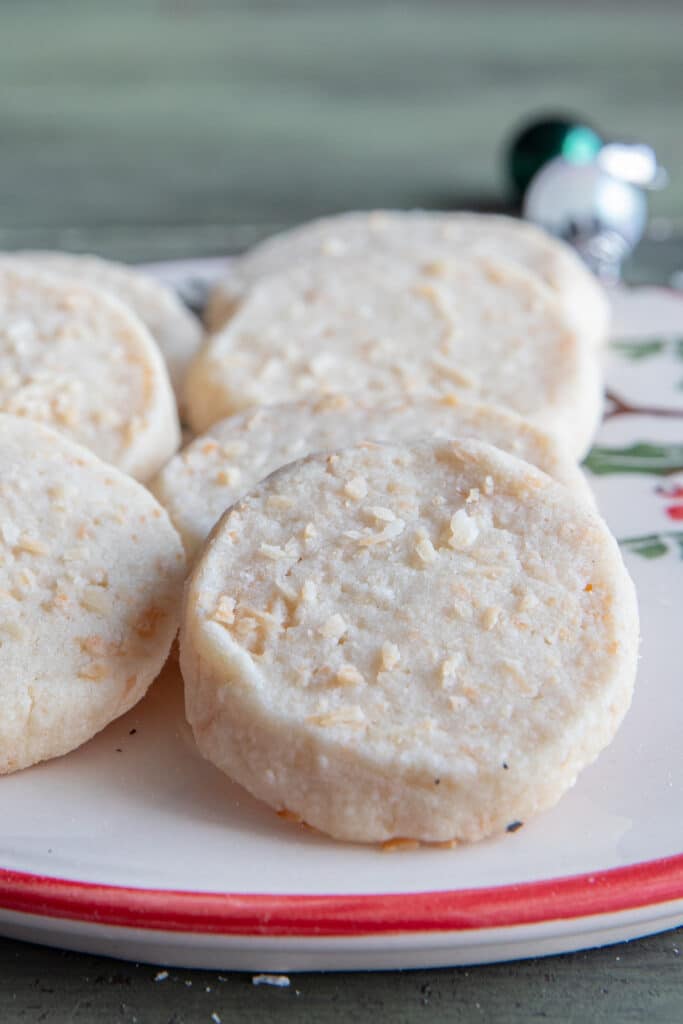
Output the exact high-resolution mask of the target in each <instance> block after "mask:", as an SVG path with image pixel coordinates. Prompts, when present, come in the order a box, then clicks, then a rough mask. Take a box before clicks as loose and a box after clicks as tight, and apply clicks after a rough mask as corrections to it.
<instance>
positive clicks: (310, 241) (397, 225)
mask: <svg viewBox="0 0 683 1024" xmlns="http://www.w3.org/2000/svg"><path fill="white" fill-rule="evenodd" d="M369 250H370V251H373V250H374V251H378V250H379V251H386V252H389V253H393V254H398V255H400V256H401V257H402V258H405V257H407V258H414V257H415V255H416V253H418V252H419V253H421V255H420V257H419V258H421V259H425V258H429V254H430V253H431V257H432V258H434V259H436V258H438V257H440V256H441V257H449V256H450V257H451V258H452V257H458V256H466V255H468V254H469V253H475V254H478V255H483V256H493V257H495V258H497V259H498V258H502V259H506V260H510V261H511V262H513V263H516V264H519V265H520V266H522V267H526V269H528V270H531V271H533V272H534V273H535V274H537V275H539V276H540V277H541V278H542V279H543V280H544V281H545V283H546V284H547V285H548V286H549V287H550V288H551V289H552V290H553V291H554V292H555V293H556V294H557V296H558V297H559V298H560V300H561V302H562V304H563V306H564V309H565V312H566V314H567V316H568V317H569V318H570V320H571V322H572V324H574V326H575V327H576V329H577V330H578V331H579V333H580V335H581V336H582V337H585V338H587V339H589V340H591V341H594V342H603V341H605V340H606V338H607V332H608V328H609V305H608V302H607V298H606V295H605V292H604V289H603V288H602V287H601V285H600V284H599V283H598V281H597V279H596V278H595V276H594V275H593V274H591V273H590V271H589V270H588V269H587V268H586V267H585V265H584V264H583V263H582V262H581V260H580V259H579V257H578V256H577V255H576V253H575V252H574V251H573V250H572V249H570V247H569V246H568V245H566V244H565V243H564V242H562V241H560V240H559V239H556V238H553V237H552V236H551V235H548V234H546V232H544V231H542V230H541V229H540V228H537V227H535V226H534V225H532V224H529V223H527V222H524V221H520V220H516V219H513V218H512V217H501V216H497V215H492V214H485V213H443V212H428V211H424V210H409V211H405V210H404V211H400V210H379V211H375V212H374V213H344V214H340V215H339V216H336V217H325V218H323V219H321V220H314V221H311V222H310V223H307V224H303V225H301V226H300V227H297V228H294V229H293V230H291V231H285V232H283V233H282V234H279V235H275V236H273V237H272V238H267V239H266V240H265V241H264V242H261V243H260V244H259V245H257V246H255V247H254V248H253V249H251V250H250V251H249V252H247V253H246V254H245V255H244V256H242V257H240V259H239V260H236V261H235V267H234V273H233V274H232V275H231V277H229V278H227V279H226V280H225V281H223V282H219V284H218V285H217V286H216V287H215V288H214V290H213V292H212V293H211V296H210V300H209V303H208V306H207V310H206V321H207V324H208V326H209V328H210V330H212V331H217V330H218V329H219V328H220V327H221V326H222V325H223V324H224V323H225V321H226V320H227V319H228V317H229V316H230V314H231V312H232V309H233V308H234V302H235V291H236V289H239V288H240V287H243V286H244V283H245V282H247V283H248V282H252V281H254V280H257V279H258V278H259V277H263V276H264V275H266V274H270V273H273V272H279V271H281V270H284V269H286V268H288V267H291V266H293V265H294V264H296V263H297V262H299V261H301V260H308V259H311V258H313V259H318V260H328V259H330V258H332V259H334V258H335V257H337V256H342V257H343V256H351V255H360V256H361V257H362V256H363V255H364V254H365V253H367V252H368V251H369Z"/></svg>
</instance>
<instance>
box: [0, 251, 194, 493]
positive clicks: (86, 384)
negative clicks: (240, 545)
mask: <svg viewBox="0 0 683 1024" xmlns="http://www.w3.org/2000/svg"><path fill="white" fill-rule="evenodd" d="M0 411H2V412H6V413H12V414H13V415H15V416H25V417H27V418H28V419H33V420H39V421H41V422H43V423H46V424H48V425H50V426H53V427H55V428H56V429H57V430H59V431H60V432H61V433H64V434H66V435H67V436H69V437H71V438H72V440H75V441H78V442H80V443H81V444H84V445H86V446H87V447H88V448H90V449H92V451H94V452H95V453H96V454H97V455H99V456H100V457H101V458H103V459H105V460H106V461H107V462H111V463H113V464H114V465H116V466H118V467H119V469H122V470H124V471H125V472H126V473H130V474H131V476H135V477H137V478H138V479H140V480H146V479H148V478H149V477H150V476H152V475H153V474H154V473H155V472H156V471H157V470H158V469H159V468H160V466H161V465H163V463H164V462H165V461H166V460H167V459H168V458H169V457H170V456H171V455H172V454H173V453H174V452H175V451H176V449H177V448H178V444H179V441H180V428H179V425H178V414H177V410H176V405H175V400H174V398H173V392H172V390H171V385H170V383H169V379H168V373H167V370H166V367H165V365H164V362H163V360H162V358H161V355H160V353H159V349H158V347H157V346H156V344H155V343H154V341H153V340H152V337H151V335H150V334H149V331H148V330H147V328H146V327H145V326H144V324H143V323H142V322H141V321H140V320H139V319H138V318H137V317H136V316H135V314H134V313H132V312H131V311H130V310H129V309H128V308H127V307H126V306H124V305H123V303H121V302H119V300H118V299H115V298H114V297H113V296H112V295H110V294H109V293H107V292H105V291H102V290H101V289H98V288H94V287H93V286H91V285H86V284H81V283H80V282H78V281H74V280H73V279H67V278H65V277H61V276H60V275H50V274H46V273H44V272H42V271H36V270H34V269H32V268H28V267H27V266H26V264H25V263H22V262H21V261H17V262H16V263H15V262H14V261H12V260H0Z"/></svg>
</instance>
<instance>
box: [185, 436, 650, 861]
mask: <svg viewBox="0 0 683 1024" xmlns="http://www.w3.org/2000/svg"><path fill="white" fill-rule="evenodd" d="M637 648H638V616H637V607H636V600H635V592H634V589H633V585H632V583H631V581H630V578H629V576H628V574H627V572H626V570H625V568H624V565H623V562H622V560H621V556H620V553H619V549H618V547H617V544H616V542H615V541H614V539H613V538H612V536H611V535H610V534H609V532H608V530H607V528H606V527H605V525H604V523H603V522H602V521H601V520H600V519H599V518H598V516H597V515H596V514H595V513H593V512H591V511H590V510H589V509H587V507H586V506H585V505H584V504H582V503H581V502H578V501H576V500H575V499H574V498H573V497H572V496H571V495H570V493H569V492H568V491H567V489H566V488H564V487H562V486H561V485H559V484H557V483H555V482H554V481H552V480H551V479H550V478H549V477H548V476H546V475H545V474H543V473H541V472H540V471H539V470H537V469H535V468H534V467H532V466H530V465H528V464H527V463H524V462H522V461H521V460H518V459H516V458H514V456H511V455H508V454H506V453H503V452H500V451H498V450H497V449H495V448H493V447H492V446H490V445H487V444H485V443H482V442H476V441H457V442H455V441H438V440H437V441H423V442H420V443H418V444H415V445H412V446H410V447H403V446H390V445H375V444H364V445H361V446H359V447H357V448H350V449H346V450H344V451H341V452H338V453H335V454H330V455H313V456H309V457H308V458H307V459H303V460H300V461H299V462H296V463H293V464H291V465H290V466H287V467H285V468H283V469H281V470H280V471H278V472H277V473H274V474H273V475H272V476H270V477H269V478H268V479H267V480H265V481H263V482H262V483H261V484H260V485H259V486H258V487H257V488H255V489H254V490H253V491H252V492H251V493H250V494H248V495H246V496H245V497H244V498H243V499H242V500H241V501H240V502H238V503H237V504H236V505H235V506H234V507H233V508H232V509H231V510H230V511H229V512H227V513H226V515H225V516H224V518H223V519H222V520H221V523H220V524H219V526H218V527H217V528H216V529H215V531H214V532H213V534H212V536H211V538H210V540H209V543H208V545H207V547H206V548H205V550H204V553H203V555H202V557H201V558H200V560H199V562H198V563H197V565H196V567H195V569H194V572H193V573H192V576H191V578H190V581H189V585H188V587H187V589H186V597H185V606H184V611H183V621H182V624H181V637H180V657H181V670H182V673H183V677H184V680H185V687H186V708H187V714H188V719H189V722H190V724H191V726H192V728H193V731H194V735H195V738H196V741H197V743H198V745H199V749H200V751H201V752H202V754H203V755H204V756H205V757H206V758H208V759H209V760H210V761H212V762H213V763H214V764H215V765H217V766H218V767H219V768H221V769H222V770H223V771H225V772H226V773H227V774H229V775H230V776H231V777H232V778H234V779H235V780H236V781H237V782H239V783H241V784H242V785H243V786H245V787H246V788H247V789H248V790H249V791H250V792H251V793H252V794H254V795H255V796H256V797H258V798H260V799H261V800H264V801H265V802H266V803H268V804H269V805H270V806H271V807H273V808H274V809H276V810H278V811H283V810H285V809H286V810H287V811H289V812H290V813H291V814H293V815H295V816H297V817H299V818H301V819H303V820H304V821H306V822H307V823H308V824H310V825H312V826H314V827H316V828H318V829H319V830H321V831H323V832H325V833H328V834H329V835H332V836H334V837H336V838H339V839H345V840H351V841H358V842H370V841H386V840H391V839H394V838H399V837H400V838H411V839H418V840H424V841H435V842H440V841H446V840H452V839H456V840H477V839H481V838H483V837H485V836H488V835H492V834H495V833H500V832H503V831H505V829H506V828H517V827H518V826H519V824H520V823H522V822H524V821H526V820H527V819H528V817H529V816H530V815H532V814H535V813H537V812H539V811H541V810H543V809H544V808H547V807H549V806H551V805H552V804H554V803H555V802H556V801H557V800H558V799H559V798H560V796H561V795H562V794H563V793H564V792H565V791H566V790H567V789H568V788H569V787H570V786H571V785H572V784H573V783H574V781H575V779H576V776H577V774H578V772H579V771H580V770H581V769H582V768H583V767H584V766H585V765H587V764H588V763H590V762H591V761H592V760H593V759H594V758H595V757H596V756H597V755H598V753H599V752H600V751H601V750H602V749H603V747H604V746H605V745H606V744H607V743H609V742H610V740H611V739H612V737H613V735H614V733H615V730H616V729H617V727H618V725H619V723H620V721H621V720H622V718H623V716H624V714H625V712H626V710H627V708H628V706H629V703H630V699H631V693H632V687H633V681H634V676H635V670H636V660H637Z"/></svg>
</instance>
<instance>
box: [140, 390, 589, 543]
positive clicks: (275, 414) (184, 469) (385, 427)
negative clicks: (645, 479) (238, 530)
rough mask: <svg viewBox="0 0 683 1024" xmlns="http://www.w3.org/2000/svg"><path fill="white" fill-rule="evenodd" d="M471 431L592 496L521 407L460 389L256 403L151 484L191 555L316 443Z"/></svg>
mask: <svg viewBox="0 0 683 1024" xmlns="http://www.w3.org/2000/svg"><path fill="white" fill-rule="evenodd" d="M422 436H433V437H448V438H452V437H459V438H464V437H471V438H478V439H479V440H482V441H488V442H489V443H490V444H493V445H495V446H496V447H498V448H502V449H503V450H504V451H509V452H511V453H512V454H514V455H517V456H518V457H519V458H522V459H525V460H526V461H527V462H532V463H533V464H534V465H536V466H538V467H539V468H540V469H542V470H544V471H545V472H546V473H549V474H550V475H551V476H553V477H555V479H556V480H560V481H561V482H562V483H564V484H566V486H568V487H569V488H571V490H573V491H574V492H575V493H576V494H577V495H581V496H582V497H583V498H584V499H585V500H587V501H591V502H592V494H591V491H590V489H589V487H588V484H587V482H586V478H585V476H584V474H583V473H582V472H581V470H580V468H579V467H578V466H577V465H576V463H575V462H574V461H573V460H572V459H570V458H569V457H568V456H567V455H566V454H565V452H564V450H563V449H562V448H561V447H560V446H559V445H558V444H557V443H556V442H555V441H554V440H553V439H552V438H551V437H550V436H549V435H548V434H545V433H544V432H543V431H541V430H539V429H538V428H537V427H534V426H532V425H531V424H530V423H527V421H526V420H523V419H522V418H521V417H520V416H517V415H515V413H513V412H509V411H508V410H506V409H501V408H499V407H497V406H493V405H485V404H483V403H477V402H468V401H466V400H464V399H461V398H459V397H458V396H456V395H448V396H445V397H443V398H430V397H426V396H417V397H415V398H411V397H406V398H400V399H396V400H394V401H393V402H387V403H384V404H381V405H373V404H370V403H368V402H367V401H363V400H362V399H360V398H355V397H354V398H351V397H349V396H348V395H333V396H331V397H329V398H321V399H318V400H317V401H302V402H290V403H287V404H284V405H266V406H261V407H260V408H258V409H249V410H247V411H246V412H243V413H239V414H238V415H236V416H232V417H230V418H229V419H226V420H221V421H220V422H218V423H214V425H213V426H212V427H210V428H209V431H208V432H207V433H206V434H202V435H201V436H200V437H197V438H195V439H194V440H193V441H192V442H191V443H190V444H189V445H188V446H187V448H185V449H184V450H183V451H182V452H180V453H179V454H178V455H176V456H174V457H173V458H172V459H170V460H169V462H167V463H166V465H165V466H164V468H163V469H162V470H161V472H160V473H159V474H158V475H157V476H156V477H155V478H154V480H152V481H151V483H150V484H149V485H148V486H149V488H150V490H151V491H152V493H153V494H155V495H156V497H157V498H158V499H159V501H160V502H161V504H162V505H163V506H164V507H165V508H166V510H167V511H168V514H169V515H170V517H171V521H172V522H173V525H174V526H175V528H176V529H177V531H178V533H179V534H180V536H181V539H182V541H183V544H184V545H185V552H186V554H187V556H188V559H190V560H192V559H193V558H194V557H195V555H196V554H197V552H198V550H199V549H200V547H201V546H202V544H203V543H204V541H205V540H206V538H207V536H208V534H209V532H210V531H211V529H212V528H213V526H214V524H215V523H216V522H217V521H218V519H220V517H221V516H222V515H223V513H224V512H225V510H226V508H228V506H229V505H232V504H233V503H234V502H235V501H237V499H238V498H240V497H241V496H242V495H243V494H245V493H246V492H247V491H249V490H250V489H251V488H252V487H253V486H254V485H255V484H257V483H258V482H259V481H260V480H262V479H263V478H264V477H266V476H268V475H269V474H270V473H272V472H273V471H274V470H276V469H279V468H280V467H281V466H284V465H286V464H287V463H288V462H293V461H294V460H295V459H300V458H302V457H303V456H305V455H310V454H311V453H312V452H318V451H332V450H334V449H336V448H346V447H348V446H350V445H354V444H358V442H360V441H363V440H369V441H410V440H416V439H418V438H420V437H422Z"/></svg>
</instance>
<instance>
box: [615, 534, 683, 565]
mask: <svg viewBox="0 0 683 1024" xmlns="http://www.w3.org/2000/svg"><path fill="white" fill-rule="evenodd" d="M619 543H620V545H621V546H622V548H624V549H625V550H626V551H631V552H632V553H633V554H634V555H640V556H641V558H661V557H662V555H667V554H669V552H672V551H676V550H677V551H678V555H679V557H680V558H681V559H683V533H677V532H674V533H648V534H644V535H643V536H642V537H623V538H622V539H621V540H620V541H619Z"/></svg>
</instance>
